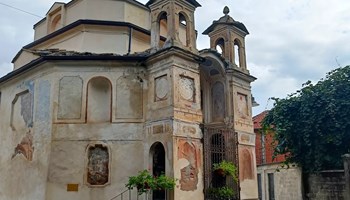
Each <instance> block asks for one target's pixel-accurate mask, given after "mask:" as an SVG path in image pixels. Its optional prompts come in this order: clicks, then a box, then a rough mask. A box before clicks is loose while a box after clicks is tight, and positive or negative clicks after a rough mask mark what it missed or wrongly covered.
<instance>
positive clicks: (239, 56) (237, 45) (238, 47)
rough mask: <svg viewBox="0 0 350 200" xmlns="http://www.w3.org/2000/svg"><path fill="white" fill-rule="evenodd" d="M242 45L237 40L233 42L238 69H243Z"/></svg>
mask: <svg viewBox="0 0 350 200" xmlns="http://www.w3.org/2000/svg"><path fill="white" fill-rule="evenodd" d="M241 47H242V44H241V42H240V41H239V40H238V39H235V40H234V42H233V48H234V49H233V52H234V56H235V57H234V60H235V64H236V65H237V67H242V53H241V51H242V49H241Z"/></svg>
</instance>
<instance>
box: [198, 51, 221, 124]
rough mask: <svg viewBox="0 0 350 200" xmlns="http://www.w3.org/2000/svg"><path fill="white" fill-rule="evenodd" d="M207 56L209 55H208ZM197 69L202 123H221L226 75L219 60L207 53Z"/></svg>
mask: <svg viewBox="0 0 350 200" xmlns="http://www.w3.org/2000/svg"><path fill="white" fill-rule="evenodd" d="M208 54H209V55H208ZM208 54H207V55H208V56H207V55H202V56H203V57H205V59H206V61H205V62H204V63H202V64H201V65H200V67H199V70H200V79H201V108H202V111H203V115H204V118H203V119H204V121H203V122H204V123H205V124H208V123H213V122H223V121H224V118H225V116H226V108H227V105H226V103H227V102H226V92H225V91H226V90H225V85H226V75H225V74H226V73H225V69H224V64H223V63H222V62H221V61H220V59H219V58H218V57H217V56H215V55H213V54H212V53H208Z"/></svg>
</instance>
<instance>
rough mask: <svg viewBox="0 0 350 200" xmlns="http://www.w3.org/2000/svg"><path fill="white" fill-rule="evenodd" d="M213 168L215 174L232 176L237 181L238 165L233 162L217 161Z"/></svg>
mask: <svg viewBox="0 0 350 200" xmlns="http://www.w3.org/2000/svg"><path fill="white" fill-rule="evenodd" d="M213 170H214V172H215V174H217V175H219V176H231V177H232V178H233V180H234V181H236V182H237V167H236V165H235V164H233V163H232V162H229V161H226V160H223V161H222V162H220V163H215V164H214V165H213Z"/></svg>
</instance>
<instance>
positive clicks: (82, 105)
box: [0, 0, 258, 200]
mask: <svg viewBox="0 0 350 200" xmlns="http://www.w3.org/2000/svg"><path fill="white" fill-rule="evenodd" d="M199 6H200V5H199V4H198V2H196V1H195V0H153V1H149V2H148V3H147V4H146V5H143V4H141V3H139V2H137V1H133V0H105V1H96V0H73V1H71V2H70V3H67V4H64V3H55V4H54V5H53V6H52V7H51V9H50V10H49V12H48V13H47V16H46V18H45V19H43V20H41V21H40V22H38V23H37V24H36V25H35V26H34V29H35V41H34V42H33V43H30V44H28V45H26V46H24V47H23V48H22V49H21V50H20V52H19V53H18V54H17V55H16V57H15V58H14V60H13V63H14V71H13V72H11V73H9V74H8V75H6V76H4V77H2V78H0V98H1V99H0V113H1V115H0V138H1V140H0V141H1V142H0V151H1V152H2V156H0V166H1V168H0V177H1V181H0V199H3V200H7V199H9V200H10V199H11V200H14V199H16V200H62V199H70V200H82V199H84V200H104V199H106V200H109V199H111V198H113V197H114V196H116V195H118V194H119V193H121V192H123V191H125V183H126V182H127V180H128V177H129V176H132V175H135V174H136V173H137V172H138V171H141V170H143V169H148V170H150V171H151V172H153V173H154V174H157V173H160V172H163V171H164V172H165V174H166V175H168V176H171V177H174V178H175V179H176V180H177V181H176V187H175V189H174V191H171V192H169V193H168V194H167V196H168V199H176V200H180V199H181V200H190V199H191V200H193V199H208V198H207V197H206V189H207V188H209V187H211V186H212V183H211V176H212V171H211V167H212V164H213V163H215V162H217V161H218V160H213V157H212V155H214V154H213V151H212V149H211V148H212V146H213V145H214V144H213V138H222V142H221V143H220V145H223V146H225V145H226V146H225V148H224V149H223V153H222V154H220V155H219V156H220V159H221V160H230V161H233V162H235V163H236V164H237V165H238V166H239V183H238V185H236V186H232V187H235V188H236V189H237V191H239V190H238V189H239V188H240V192H239V193H238V194H239V195H238V196H239V197H240V199H257V198H258V192H257V176H256V174H257V172H256V161H255V151H254V145H255V135H254V131H253V122H252V111H251V105H252V103H251V101H252V98H251V91H250V83H251V82H252V81H254V80H255V78H254V77H252V76H251V75H250V74H249V71H248V68H247V65H246V58H245V36H246V35H247V34H248V31H247V29H246V28H245V26H244V25H243V24H242V23H240V22H237V21H234V20H233V19H232V18H231V17H230V16H229V15H228V13H229V10H228V8H225V10H224V17H222V18H220V19H219V20H218V21H214V23H213V24H212V25H211V26H210V27H209V28H208V29H207V30H206V31H205V32H204V34H208V35H209V37H210V41H211V48H210V49H205V50H201V51H198V50H197V48H196V31H195V20H194V12H195V9H196V8H197V7H199ZM101 10H103V12H101ZM218 47H220V48H221V49H222V52H221V54H220V53H218V52H217V51H216V50H215V48H218ZM226 150H227V152H226ZM228 150H230V151H228ZM229 152H230V153H229ZM215 155H216V154H215ZM153 199H154V198H153Z"/></svg>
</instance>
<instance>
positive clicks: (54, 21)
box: [50, 14, 62, 33]
mask: <svg viewBox="0 0 350 200" xmlns="http://www.w3.org/2000/svg"><path fill="white" fill-rule="evenodd" d="M61 19H62V17H61V14H58V15H56V16H55V17H53V18H52V21H51V25H50V33H52V32H54V31H56V30H57V29H58V28H59V26H60V24H61V23H62V22H61V21H62V20H61Z"/></svg>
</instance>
